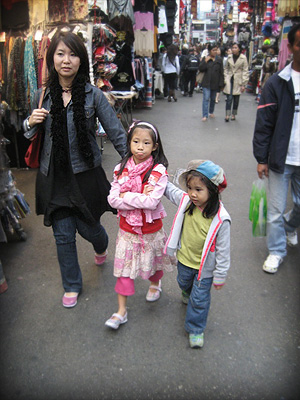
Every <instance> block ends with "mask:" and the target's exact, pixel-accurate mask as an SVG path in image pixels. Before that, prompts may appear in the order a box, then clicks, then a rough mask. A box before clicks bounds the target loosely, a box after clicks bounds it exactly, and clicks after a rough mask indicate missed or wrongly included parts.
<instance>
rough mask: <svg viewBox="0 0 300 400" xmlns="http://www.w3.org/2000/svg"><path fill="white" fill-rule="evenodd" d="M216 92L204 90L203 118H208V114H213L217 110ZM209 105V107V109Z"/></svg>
mask: <svg viewBox="0 0 300 400" xmlns="http://www.w3.org/2000/svg"><path fill="white" fill-rule="evenodd" d="M216 94H217V91H216V90H211V89H208V88H203V100H202V117H203V118H204V117H206V118H208V113H209V114H213V113H214V110H215V100H216ZM208 103H209V107H208ZM208 110H209V111H208Z"/></svg>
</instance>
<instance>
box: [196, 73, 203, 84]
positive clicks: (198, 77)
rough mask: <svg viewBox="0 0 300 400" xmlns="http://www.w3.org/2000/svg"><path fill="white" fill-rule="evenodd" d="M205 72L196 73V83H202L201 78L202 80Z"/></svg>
mask: <svg viewBox="0 0 300 400" xmlns="http://www.w3.org/2000/svg"><path fill="white" fill-rule="evenodd" d="M204 75H205V72H200V71H199V72H198V73H197V75H196V82H197V83H202V81H203V78H204Z"/></svg>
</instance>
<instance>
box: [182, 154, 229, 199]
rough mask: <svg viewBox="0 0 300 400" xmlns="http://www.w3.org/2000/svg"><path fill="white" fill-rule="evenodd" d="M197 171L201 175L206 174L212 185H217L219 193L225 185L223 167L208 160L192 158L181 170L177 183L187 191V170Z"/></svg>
mask: <svg viewBox="0 0 300 400" xmlns="http://www.w3.org/2000/svg"><path fill="white" fill-rule="evenodd" d="M192 170H194V171H198V172H200V173H201V174H202V175H204V176H206V178H208V179H209V180H210V181H211V182H212V183H213V184H214V185H216V186H217V188H218V190H219V193H221V192H222V191H223V190H224V189H225V188H226V187H227V181H226V178H225V173H224V170H223V168H221V167H220V166H219V165H217V164H215V163H213V162H212V161H210V160H192V161H190V162H189V163H188V166H187V169H186V171H185V172H183V173H182V174H181V175H180V176H179V178H178V182H179V185H180V186H181V187H182V189H184V190H185V191H187V186H186V176H187V175H188V173H189V171H192Z"/></svg>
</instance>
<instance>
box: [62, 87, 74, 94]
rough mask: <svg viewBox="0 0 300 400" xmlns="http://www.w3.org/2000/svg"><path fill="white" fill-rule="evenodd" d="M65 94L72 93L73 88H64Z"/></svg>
mask: <svg viewBox="0 0 300 400" xmlns="http://www.w3.org/2000/svg"><path fill="white" fill-rule="evenodd" d="M62 91H63V93H70V92H71V91H72V88H66V89H64V88H62Z"/></svg>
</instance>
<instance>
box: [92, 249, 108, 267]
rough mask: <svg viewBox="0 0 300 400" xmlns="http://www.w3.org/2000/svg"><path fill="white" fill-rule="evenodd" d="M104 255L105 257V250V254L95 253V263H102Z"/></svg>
mask: <svg viewBox="0 0 300 400" xmlns="http://www.w3.org/2000/svg"><path fill="white" fill-rule="evenodd" d="M106 257H107V251H106V252H105V254H102V255H101V256H99V255H98V254H95V264H96V265H102V264H104V263H105V261H106Z"/></svg>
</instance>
